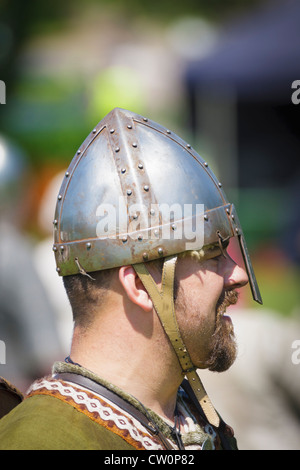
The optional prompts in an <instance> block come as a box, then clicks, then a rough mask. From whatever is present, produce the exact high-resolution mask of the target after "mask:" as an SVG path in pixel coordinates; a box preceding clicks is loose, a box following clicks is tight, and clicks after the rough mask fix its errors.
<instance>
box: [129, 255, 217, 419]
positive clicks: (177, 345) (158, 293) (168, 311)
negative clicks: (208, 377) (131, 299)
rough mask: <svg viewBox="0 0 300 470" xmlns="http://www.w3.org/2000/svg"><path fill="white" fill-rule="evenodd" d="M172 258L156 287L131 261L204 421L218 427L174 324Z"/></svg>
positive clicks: (168, 261) (173, 262) (166, 259)
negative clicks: (197, 402)
mask: <svg viewBox="0 0 300 470" xmlns="http://www.w3.org/2000/svg"><path fill="white" fill-rule="evenodd" d="M176 262H177V256H170V257H167V258H165V262H164V266H163V272H162V285H161V289H159V288H158V286H157V284H156V282H155V281H154V279H153V277H152V276H151V274H150V273H149V271H148V269H147V267H146V265H145V264H144V263H140V264H134V265H133V268H134V269H135V271H136V273H137V275H138V276H139V278H140V280H141V282H142V283H143V285H144V287H145V289H146V290H147V292H148V294H149V295H150V298H151V300H152V302H153V305H154V308H155V310H156V313H157V315H158V317H159V319H160V321H161V324H162V326H163V328H164V330H165V333H166V334H167V336H168V338H169V339H170V341H171V344H172V346H173V348H174V350H175V353H176V355H177V358H178V360H179V363H180V366H181V368H182V371H183V375H185V376H186V378H187V379H188V381H189V383H190V385H191V387H192V389H193V392H194V393H195V395H196V397H197V399H198V401H199V403H200V406H201V408H202V410H203V412H204V414H205V416H206V418H207V420H208V422H209V423H210V424H211V425H213V426H215V427H216V428H218V427H219V425H220V417H219V415H218V414H217V412H216V410H215V408H214V406H213V404H212V403H211V401H210V399H209V397H208V395H207V393H206V391H205V389H204V387H203V385H202V382H201V380H200V378H199V376H198V374H197V372H196V368H195V366H194V365H193V363H192V361H191V358H190V355H189V353H188V351H187V349H186V347H185V345H184V342H183V340H182V337H181V334H180V331H179V328H178V324H177V320H176V315H175V306H174V276H175V267H176Z"/></svg>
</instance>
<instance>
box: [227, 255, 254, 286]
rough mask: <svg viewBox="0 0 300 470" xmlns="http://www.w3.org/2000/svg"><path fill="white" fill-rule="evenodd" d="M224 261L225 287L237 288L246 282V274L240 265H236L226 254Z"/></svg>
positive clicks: (247, 280)
mask: <svg viewBox="0 0 300 470" xmlns="http://www.w3.org/2000/svg"><path fill="white" fill-rule="evenodd" d="M224 261H225V267H224V272H223V277H224V287H225V288H226V289H239V288H240V287H243V286H245V285H246V284H248V282H249V279H248V275H247V273H246V271H245V269H244V268H243V267H242V266H240V265H238V264H237V263H236V262H235V261H234V260H233V259H232V258H231V257H230V256H229V255H228V254H227V255H226V259H225V260H224Z"/></svg>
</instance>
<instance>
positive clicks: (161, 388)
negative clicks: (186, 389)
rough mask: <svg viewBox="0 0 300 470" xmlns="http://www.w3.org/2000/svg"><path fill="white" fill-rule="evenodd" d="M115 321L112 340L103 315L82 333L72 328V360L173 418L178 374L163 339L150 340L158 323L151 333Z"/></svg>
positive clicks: (179, 375) (169, 347)
mask: <svg viewBox="0 0 300 470" xmlns="http://www.w3.org/2000/svg"><path fill="white" fill-rule="evenodd" d="M155 316H156V315H155ZM111 319H112V318H111V317H110V320H111ZM115 320H116V319H115ZM153 323H155V322H153ZM117 324H118V325H119V328H118V333H117V334H115V335H114V338H113V341H112V339H111V336H110V332H111V331H113V329H111V328H110V327H109V325H106V324H105V321H104V320H103V318H102V321H101V326H99V328H97V327H96V328H95V327H93V328H92V329H90V330H88V331H87V332H85V333H82V331H80V330H79V329H78V328H76V327H75V330H74V335H73V341H72V347H71V354H70V356H71V358H72V360H73V361H74V362H77V363H79V364H80V365H82V366H83V367H85V368H86V369H89V370H91V371H92V372H93V373H94V374H96V375H98V376H99V377H102V378H103V379H105V380H107V381H108V382H110V383H111V384H114V385H116V386H118V387H119V388H120V389H122V390H124V391H125V392H127V393H129V394H130V395H132V396H134V397H135V398H136V399H137V400H139V401H140V402H141V403H143V405H144V406H146V407H148V408H150V409H152V410H153V411H154V412H155V413H157V414H158V415H160V416H162V417H164V418H168V419H169V420H173V419H174V411H175V405H176V397H177V390H178V387H179V385H180V383H181V381H182V374H181V370H180V366H179V364H178V361H177V358H176V356H175V353H174V352H173V350H171V346H170V345H169V343H168V341H167V339H166V338H165V337H164V338H163V340H162V339H161V340H157V339H156V340H155V343H154V340H153V338H155V337H156V338H157V335H156V333H157V332H156V331H155V330H156V329H157V328H160V330H161V326H160V324H159V325H158V324H157V325H154V324H153V325H152V334H151V335H150V334H145V332H144V334H142V332H137V331H136V330H135V329H134V328H132V327H131V328H126V322H122V321H121V320H119V322H118V323H117ZM162 333H163V332H162ZM163 334H164V333H163ZM108 339H109V341H108Z"/></svg>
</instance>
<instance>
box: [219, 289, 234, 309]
mask: <svg viewBox="0 0 300 470" xmlns="http://www.w3.org/2000/svg"><path fill="white" fill-rule="evenodd" d="M238 298H239V293H238V292H237V291H236V290H227V291H223V292H222V294H221V296H220V298H219V300H218V302H217V312H218V314H219V315H223V314H224V313H225V311H226V309H227V307H229V306H230V305H235V304H236V303H237V301H238Z"/></svg>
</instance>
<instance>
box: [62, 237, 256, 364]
mask: <svg viewBox="0 0 300 470" xmlns="http://www.w3.org/2000/svg"><path fill="white" fill-rule="evenodd" d="M163 264H164V260H163V259H161V260H155V261H152V262H149V263H147V268H148V270H149V272H150V273H151V276H152V278H153V279H154V280H155V282H156V283H157V284H158V285H159V286H160V284H161V276H162V269H163ZM92 276H93V277H92ZM63 279H64V285H65V289H66V292H67V295H68V297H69V300H70V303H71V306H72V310H73V317H74V324H75V327H77V328H79V329H80V331H81V332H82V333H85V332H86V331H87V330H88V329H89V328H93V326H94V323H95V322H96V321H98V319H99V317H101V314H102V312H103V311H105V309H107V307H108V305H109V304H110V307H111V306H112V304H113V303H114V298H115V297H114V296H117V295H120V293H122V294H123V295H124V296H126V299H127V300H128V310H132V309H133V307H134V306H135V307H136V306H138V308H141V309H153V303H152V300H151V298H150V296H149V295H148V293H147V291H146V290H145V288H144V286H143V285H142V284H141V282H140V280H139V278H138V276H137V274H136V272H135V271H134V269H133V268H132V266H125V267H123V268H112V269H108V270H102V271H97V272H94V273H90V275H89V277H88V276H83V275H80V274H76V275H73V276H66V277H64V278H63ZM247 282H248V278H247V274H246V272H245V271H244V269H243V268H242V267H240V266H238V265H237V264H236V263H235V262H234V261H233V260H232V258H231V257H230V256H229V255H228V253H226V248H225V247H224V248H223V252H221V250H220V248H219V246H209V247H205V248H203V249H202V250H199V251H188V252H185V253H182V254H181V255H180V256H179V257H178V261H177V266H176V272H175V278H174V305H175V312H176V316H177V321H178V325H179V329H180V332H181V335H182V337H183V339H184V343H185V344H186V346H187V348H188V350H189V352H190V354H191V358H192V361H193V364H194V365H195V366H196V367H198V368H209V369H210V370H212V371H218V372H221V371H224V370H226V369H228V368H229V367H230V366H231V364H232V363H233V362H234V360H235V358H236V343H235V337H234V331H233V326H232V323H231V320H230V318H229V317H228V316H224V314H225V312H226V308H227V307H228V306H230V305H231V304H235V303H236V302H237V299H238V293H237V291H236V289H239V288H241V287H242V286H244V285H246V284H247ZM138 289H140V291H143V292H142V294H143V298H142V299H141V296H140V295H139V296H138V295H137V294H138V293H140V291H139V290H138ZM167 340H168V338H167V337H166V341H167Z"/></svg>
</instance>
